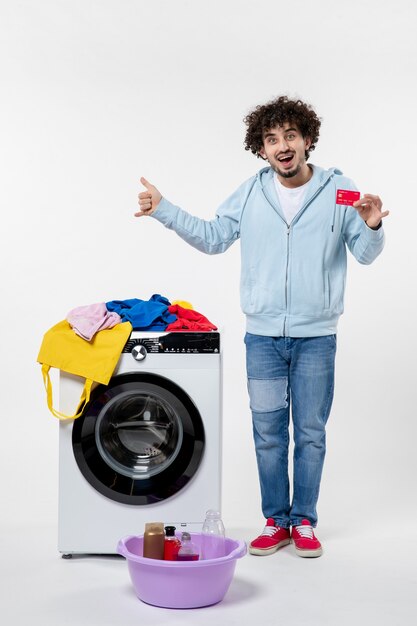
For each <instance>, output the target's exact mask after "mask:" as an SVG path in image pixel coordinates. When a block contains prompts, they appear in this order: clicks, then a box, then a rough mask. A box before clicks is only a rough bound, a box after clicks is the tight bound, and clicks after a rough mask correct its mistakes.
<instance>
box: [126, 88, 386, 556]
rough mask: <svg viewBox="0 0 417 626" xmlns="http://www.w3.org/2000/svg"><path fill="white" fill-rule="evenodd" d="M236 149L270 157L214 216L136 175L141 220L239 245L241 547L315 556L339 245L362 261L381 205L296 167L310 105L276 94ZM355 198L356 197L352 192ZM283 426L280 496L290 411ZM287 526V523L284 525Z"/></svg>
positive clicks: (376, 242)
mask: <svg viewBox="0 0 417 626" xmlns="http://www.w3.org/2000/svg"><path fill="white" fill-rule="evenodd" d="M244 121H245V123H246V125H247V132H246V138H245V149H246V150H251V152H252V153H253V154H256V155H257V156H259V157H260V158H262V159H264V160H265V161H267V162H268V163H269V166H268V167H265V168H263V169H261V170H260V171H259V172H258V173H257V174H256V176H253V177H252V178H250V179H249V180H248V181H246V182H244V183H243V185H241V186H240V187H239V188H238V189H237V191H235V193H234V194H232V196H230V197H229V198H228V199H227V200H226V201H225V202H224V203H223V204H222V205H221V206H220V208H219V210H218V211H217V214H216V218H215V219H214V220H212V221H204V220H202V219H199V218H197V217H193V216H191V215H190V214H188V213H186V212H185V211H183V210H182V209H180V208H178V207H176V206H174V205H172V204H171V203H170V202H169V201H168V200H166V198H163V197H162V196H161V194H160V192H159V191H158V189H157V188H156V187H155V186H153V185H151V184H150V183H149V182H148V181H147V180H146V179H144V178H141V182H142V184H143V185H144V186H145V187H146V191H144V192H141V193H140V194H139V205H140V211H139V212H138V213H136V214H135V215H136V216H138V217H140V216H144V215H152V216H153V217H154V218H156V219H157V220H159V221H160V222H162V224H164V225H165V226H166V227H168V228H171V229H172V230H174V231H175V232H176V233H177V234H178V235H180V237H182V238H183V239H184V240H185V241H187V242H188V243H189V244H191V245H192V246H194V247H195V248H198V249H199V250H201V251H203V252H206V253H208V254H217V253H220V252H224V251H225V250H226V249H227V248H228V247H229V246H230V245H231V244H232V243H233V242H234V241H236V240H237V239H239V238H240V241H241V259H242V266H241V272H242V273H241V304H242V309H243V312H244V313H245V314H246V321H247V323H246V329H247V333H246V336H245V344H246V359H247V374H248V391H249V398H250V407H251V411H252V420H253V434H254V441H255V448H256V456H257V463H258V472H259V480H260V487H261V495H262V511H263V514H264V516H265V518H266V525H265V527H264V529H263V531H262V533H261V534H260V535H259V537H257V538H256V539H254V540H253V541H252V542H251V544H250V547H249V551H250V552H251V553H252V554H256V555H267V554H272V553H274V552H276V551H277V550H278V549H279V548H281V547H282V546H284V545H287V544H288V543H290V540H291V539H292V541H293V543H294V545H295V550H296V552H297V554H298V555H300V556H303V557H317V556H320V555H321V554H322V547H321V544H320V542H319V540H318V539H317V537H316V536H315V533H314V530H313V529H314V528H315V527H316V525H317V512H316V504H317V500H318V495H319V488H320V480H321V474H322V468H323V462H324V456H325V450H326V445H325V426H326V422H327V419H328V416H329V413H330V408H331V404H332V399H333V387H334V358H335V352H336V327H337V321H338V318H339V316H340V315H341V313H342V312H343V296H344V286H345V275H346V247H347V248H349V250H350V252H351V253H352V254H353V255H354V256H355V258H356V259H357V260H358V261H359V262H360V263H363V264H369V263H372V261H373V260H374V259H375V258H376V257H377V256H378V255H379V253H380V252H381V250H382V248H383V245H384V233H383V229H382V218H384V217H386V216H387V215H388V213H389V212H388V211H385V212H382V202H381V200H380V198H379V197H378V196H375V195H371V194H365V195H363V196H362V197H360V198H359V199H358V200H356V201H355V202H353V204H352V200H351V197H352V193H351V192H352V191H355V190H356V188H355V186H354V184H353V182H352V181H351V180H350V179H348V178H346V177H344V176H343V175H342V172H340V171H339V170H337V169H335V168H333V169H330V170H324V169H322V168H320V167H317V166H315V165H309V164H307V160H308V158H309V156H310V152H311V151H312V150H314V148H315V145H316V143H317V140H318V137H319V130H320V120H319V118H318V117H317V115H316V113H315V111H314V110H313V109H312V108H311V106H310V105H307V104H305V103H304V102H302V101H300V100H291V99H289V98H287V97H286V96H281V97H279V98H277V99H276V100H273V101H272V102H269V103H267V104H265V105H259V106H257V107H256V108H255V109H254V110H253V111H252V112H251V113H250V114H249V115H248V116H247V117H246V118H245V120H244ZM357 195H358V196H359V194H357ZM290 406H291V415H292V420H293V430H294V475H293V497H292V501H290V496H289V477H288V445H289V432H288V425H289V415H290ZM290 529H291V530H290Z"/></svg>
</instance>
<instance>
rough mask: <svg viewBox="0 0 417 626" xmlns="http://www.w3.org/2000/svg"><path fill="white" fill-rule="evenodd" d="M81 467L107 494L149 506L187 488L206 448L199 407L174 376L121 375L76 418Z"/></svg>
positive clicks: (99, 391) (100, 390) (76, 445)
mask: <svg viewBox="0 0 417 626" xmlns="http://www.w3.org/2000/svg"><path fill="white" fill-rule="evenodd" d="M72 444H73V450H74V455H75V459H76V461H77V464H78V467H79V469H80V471H81V472H82V474H83V475H84V477H85V478H86V479H87V480H88V482H89V483H90V484H91V485H92V486H93V487H94V488H95V489H96V490H97V491H99V492H100V493H101V494H103V495H104V496H106V497H108V498H111V499H112V500H115V501H117V502H123V503H125V504H132V505H146V504H151V503H154V502H159V501H161V500H165V499H166V498H169V497H171V496H173V495H175V494H176V493H177V492H178V491H180V490H181V489H183V488H184V487H185V486H186V485H187V483H188V482H189V481H190V480H191V478H192V477H193V476H194V474H195V473H196V471H197V469H198V467H199V465H200V462H201V460H202V457H203V452H204V427H203V422H202V419H201V416H200V414H199V412H198V410H197V407H196V406H195V405H194V403H193V402H192V400H191V398H190V397H189V396H188V395H187V393H186V392H185V391H184V390H183V389H181V388H180V387H179V386H178V385H176V384H175V383H173V382H172V381H171V380H169V379H166V378H164V377H162V376H157V375H153V374H123V375H120V376H115V377H114V378H112V380H111V381H110V383H109V385H107V386H104V385H100V386H99V387H97V388H96V389H95V390H94V392H93V394H92V398H91V400H90V402H89V403H88V405H87V406H86V408H85V410H84V413H83V415H82V416H81V417H79V418H78V419H76V420H75V421H74V426H73V431H72Z"/></svg>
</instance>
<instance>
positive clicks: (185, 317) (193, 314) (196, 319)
mask: <svg viewBox="0 0 417 626" xmlns="http://www.w3.org/2000/svg"><path fill="white" fill-rule="evenodd" d="M168 311H169V312H170V313H174V314H175V315H176V316H177V318H178V319H177V320H176V321H175V322H172V323H171V324H168V326H167V327H166V330H199V331H203V332H206V331H210V330H217V326H215V325H214V324H212V323H211V322H210V321H209V320H208V319H207V317H204V315H202V314H201V313H199V312H198V311H194V309H184V308H183V307H182V306H180V305H179V304H171V306H169V307H168Z"/></svg>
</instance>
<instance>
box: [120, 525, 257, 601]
mask: <svg viewBox="0 0 417 626" xmlns="http://www.w3.org/2000/svg"><path fill="white" fill-rule="evenodd" d="M191 538H192V541H193V543H195V544H196V545H197V546H200V543H201V533H191ZM117 552H118V553H119V554H121V555H122V556H124V557H125V559H126V560H127V563H128V567H129V573H130V578H131V580H132V583H133V586H134V588H135V591H136V595H137V597H138V598H139V599H140V600H142V601H143V602H146V603H147V604H153V605H154V606H161V607H165V608H170V609H191V608H197V607H201V606H209V605H211V604H216V603H217V602H220V601H221V600H223V598H224V596H225V595H226V592H227V590H228V589H229V586H230V583H231V582H232V578H233V574H234V571H235V567H236V560H237V559H240V558H241V557H242V556H244V555H245V554H246V544H245V543H244V542H243V541H236V540H234V539H229V538H226V546H225V556H222V557H218V558H216V559H206V560H200V561H181V562H180V561H162V560H159V559H147V558H145V557H143V556H142V554H143V536H139V537H135V536H130V537H125V538H124V539H121V540H120V541H119V543H118V545H117Z"/></svg>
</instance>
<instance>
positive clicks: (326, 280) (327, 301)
mask: <svg viewBox="0 0 417 626" xmlns="http://www.w3.org/2000/svg"><path fill="white" fill-rule="evenodd" d="M324 308H325V309H330V274H329V272H328V271H327V270H325V272H324Z"/></svg>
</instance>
